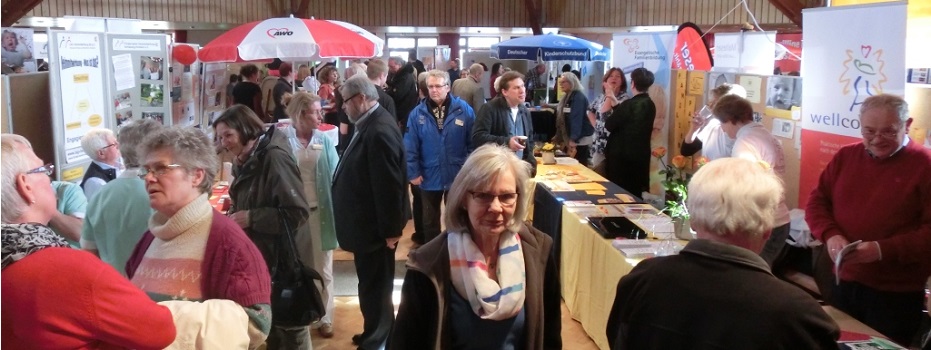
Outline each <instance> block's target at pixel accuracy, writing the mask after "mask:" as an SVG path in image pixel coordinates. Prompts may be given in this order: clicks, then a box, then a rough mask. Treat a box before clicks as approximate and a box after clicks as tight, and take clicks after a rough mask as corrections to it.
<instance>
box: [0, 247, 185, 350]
mask: <svg viewBox="0 0 931 350" xmlns="http://www.w3.org/2000/svg"><path fill="white" fill-rule="evenodd" d="M2 280H3V287H2V288H3V294H2V300H3V301H2V308H3V309H2V313H3V322H2V329H3V335H2V337H3V347H4V348H10V349H45V348H55V349H126V348H129V349H162V348H165V347H166V346H168V345H169V344H171V342H172V341H174V340H175V325H174V320H173V318H172V315H171V311H169V310H168V308H166V307H164V306H161V305H158V304H155V302H153V301H152V299H149V296H147V295H146V294H145V293H144V292H142V291H141V290H139V288H136V286H134V285H132V283H130V282H129V281H128V280H126V278H124V277H123V276H120V274H119V273H118V272H116V270H114V269H113V267H110V265H107V264H105V263H104V262H102V261H101V260H100V259H97V257H94V256H93V255H91V254H89V253H87V252H83V251H80V250H75V249H71V248H45V249H43V250H40V251H38V252H36V253H33V254H31V255H29V256H28V257H26V258H25V259H23V260H20V261H17V262H15V263H13V264H12V265H10V266H8V267H7V268H5V269H3V274H2Z"/></svg>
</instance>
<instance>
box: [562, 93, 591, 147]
mask: <svg viewBox="0 0 931 350" xmlns="http://www.w3.org/2000/svg"><path fill="white" fill-rule="evenodd" d="M568 98H569V103H567V106H566V107H569V108H570V109H571V111H572V112H570V113H569V115H567V116H566V132H567V133H568V134H569V135H568V136H569V139H571V140H572V141H575V142H579V140H581V139H582V138H583V137H586V136H592V135H593V134H594V133H595V127H594V126H592V123H591V122H589V121H588V114H586V112H587V109H588V97H585V94H584V93H582V92H581V91H573V92H572V94H571V95H569V97H568Z"/></svg>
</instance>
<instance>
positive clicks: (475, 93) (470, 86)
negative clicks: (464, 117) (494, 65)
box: [450, 63, 485, 113]
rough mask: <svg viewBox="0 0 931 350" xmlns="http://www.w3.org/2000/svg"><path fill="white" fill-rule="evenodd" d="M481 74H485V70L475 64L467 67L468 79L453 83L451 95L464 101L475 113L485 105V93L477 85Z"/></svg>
mask: <svg viewBox="0 0 931 350" xmlns="http://www.w3.org/2000/svg"><path fill="white" fill-rule="evenodd" d="M482 74H485V68H484V67H482V65H480V64H478V63H475V64H472V66H470V67H469V76H468V78H466V79H459V80H454V81H453V88H452V92H453V95H456V96H458V97H459V98H461V99H462V100H463V101H466V102H467V103H468V104H469V105H470V106H472V110H474V111H475V112H476V113H477V112H478V110H479V109H481V108H482V105H484V104H485V91H483V90H482V87H481V86H479V85H478V82H480V81H482ZM450 79H452V77H451V76H450Z"/></svg>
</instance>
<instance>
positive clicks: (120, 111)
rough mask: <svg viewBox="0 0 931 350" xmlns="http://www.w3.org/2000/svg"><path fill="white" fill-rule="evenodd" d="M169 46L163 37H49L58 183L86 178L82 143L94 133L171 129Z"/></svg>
mask: <svg viewBox="0 0 931 350" xmlns="http://www.w3.org/2000/svg"><path fill="white" fill-rule="evenodd" d="M167 40H168V37H167V36H166V35H163V34H105V33H100V32H80V31H63V30H51V31H49V61H50V64H49V72H50V76H49V78H50V81H49V84H50V85H49V86H50V88H49V90H50V94H51V97H52V101H55V102H54V103H53V106H52V116H53V121H52V129H53V132H54V139H55V144H56V145H57V148H58V151H57V152H56V154H55V161H56V164H57V165H58V167H59V169H60V171H59V172H57V174H59V175H58V176H59V179H61V180H65V181H76V180H79V179H80V178H81V177H82V176H83V169H84V167H85V166H86V165H87V164H88V163H89V162H90V158H88V157H87V155H86V154H84V150H83V149H82V148H81V137H82V136H84V134H85V133H87V132H88V131H89V130H91V129H92V128H110V129H116V128H118V127H119V125H120V124H123V123H125V122H127V121H129V120H133V119H139V118H152V119H156V120H159V121H161V122H163V123H166V122H165V121H166V120H168V118H169V117H170V109H169V108H168V105H167V104H166V103H165V100H164V99H165V98H166V97H167V94H165V92H164V89H165V85H166V84H167V81H168V80H167V79H168V78H167V72H166V68H165V60H166V59H167V57H168V51H167V47H166V45H167Z"/></svg>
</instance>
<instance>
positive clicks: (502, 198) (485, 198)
mask: <svg viewBox="0 0 931 350" xmlns="http://www.w3.org/2000/svg"><path fill="white" fill-rule="evenodd" d="M469 193H470V194H472V199H474V200H475V201H477V202H479V204H482V205H491V203H494V201H495V198H497V199H498V202H499V203H501V205H502V206H505V207H511V206H513V205H515V204H517V197H518V194H517V193H502V194H491V193H485V192H472V191H469Z"/></svg>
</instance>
